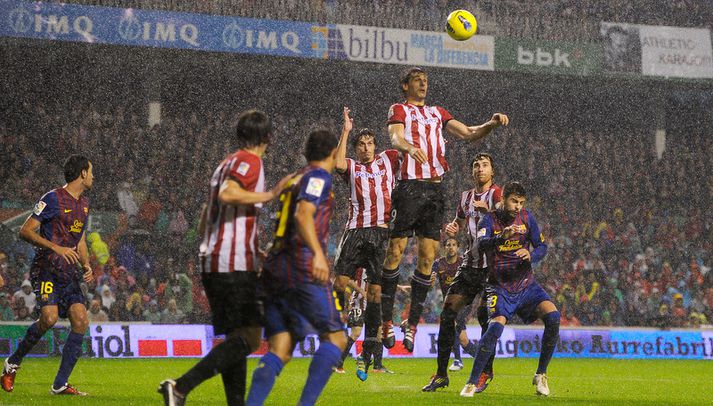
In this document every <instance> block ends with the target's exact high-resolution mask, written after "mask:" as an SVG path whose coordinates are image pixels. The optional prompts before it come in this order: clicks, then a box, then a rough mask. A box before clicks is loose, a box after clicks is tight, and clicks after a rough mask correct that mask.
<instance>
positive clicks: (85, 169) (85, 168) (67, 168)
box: [64, 154, 94, 190]
mask: <svg viewBox="0 0 713 406" xmlns="http://www.w3.org/2000/svg"><path fill="white" fill-rule="evenodd" d="M64 180H65V181H66V182H67V183H72V182H75V181H76V182H80V183H81V185H82V186H84V188H85V189H87V190H90V189H91V188H92V185H93V184H94V174H93V173H92V163H91V162H90V161H89V159H87V157H85V156H83V155H77V154H74V155H70V156H69V158H67V160H66V161H64Z"/></svg>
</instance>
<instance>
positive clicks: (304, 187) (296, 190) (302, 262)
mask: <svg viewBox="0 0 713 406" xmlns="http://www.w3.org/2000/svg"><path fill="white" fill-rule="evenodd" d="M301 201H302V202H308V203H311V204H313V205H314V206H315V207H316V208H317V210H316V212H315V214H314V226H315V229H316V232H317V239H318V240H319V243H320V245H321V246H322V250H323V251H324V254H325V255H326V254H327V241H328V240H329V222H330V220H331V218H332V212H333V211H334V193H333V191H332V175H331V174H330V173H329V172H327V171H326V170H324V169H322V168H319V167H316V166H307V167H305V168H303V169H302V170H300V171H299V172H298V173H297V175H296V176H295V178H294V179H293V184H292V185H291V186H289V187H288V188H286V189H285V190H284V191H283V192H282V194H281V195H280V210H279V212H278V214H277V224H276V225H275V234H274V241H273V245H272V248H271V249H270V253H269V254H268V257H267V259H266V260H265V264H264V265H263V268H264V271H265V272H264V273H263V284H264V285H265V288H266V289H267V290H268V291H273V292H274V291H279V290H283V289H285V288H291V287H294V286H296V285H298V284H303V283H310V282H312V281H313V279H312V258H313V257H314V253H313V252H312V250H311V249H309V247H307V245H306V244H305V242H304V241H303V240H302V237H300V235H299V233H298V232H297V227H296V224H295V218H294V217H295V207H297V204H298V203H299V202H301Z"/></svg>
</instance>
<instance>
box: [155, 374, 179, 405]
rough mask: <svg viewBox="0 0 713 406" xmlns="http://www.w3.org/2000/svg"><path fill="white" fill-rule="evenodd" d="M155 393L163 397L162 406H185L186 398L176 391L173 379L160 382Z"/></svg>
mask: <svg viewBox="0 0 713 406" xmlns="http://www.w3.org/2000/svg"><path fill="white" fill-rule="evenodd" d="M157 392H158V393H160V394H161V395H163V404H164V406H184V405H185V404H186V397H185V396H184V395H181V394H180V393H178V391H176V381H174V380H173V379H164V380H163V381H161V383H160V384H159V385H158V391H157Z"/></svg>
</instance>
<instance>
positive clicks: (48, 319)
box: [0, 296, 58, 392]
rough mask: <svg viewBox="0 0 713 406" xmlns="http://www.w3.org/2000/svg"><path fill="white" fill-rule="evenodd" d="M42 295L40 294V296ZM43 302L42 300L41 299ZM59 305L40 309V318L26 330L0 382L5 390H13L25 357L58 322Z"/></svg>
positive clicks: (4, 368)
mask: <svg viewBox="0 0 713 406" xmlns="http://www.w3.org/2000/svg"><path fill="white" fill-rule="evenodd" d="M39 297H40V296H38V298H39ZM40 303H41V300H40ZM57 318H58V314H57V305H56V304H51V305H45V306H42V308H41V309H40V318H39V319H38V320H37V321H36V322H34V323H32V324H31V325H30V327H29V328H28V329H27V331H26V332H25V337H24V338H23V339H22V341H20V343H19V344H18V345H17V349H16V350H15V352H13V353H12V354H11V355H10V356H9V357H8V358H7V359H6V360H5V365H4V367H3V372H2V377H0V383H1V384H2V388H3V390H5V391H6V392H12V390H13V389H14V387H15V375H16V374H17V370H18V369H19V368H20V364H21V363H22V360H23V358H24V357H25V355H27V354H28V353H29V352H30V350H32V348H33V347H34V346H35V345H36V344H37V343H38V342H39V341H40V339H41V338H42V336H43V335H44V334H45V333H46V332H47V330H49V329H50V328H52V326H54V325H55V323H57Z"/></svg>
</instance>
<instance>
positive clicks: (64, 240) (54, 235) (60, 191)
mask: <svg viewBox="0 0 713 406" xmlns="http://www.w3.org/2000/svg"><path fill="white" fill-rule="evenodd" d="M31 216H32V218H34V219H36V220H37V221H39V222H40V235H41V236H42V237H43V238H45V239H46V240H49V241H51V242H53V243H55V244H57V245H59V246H62V247H71V248H75V247H76V246H77V244H79V241H80V240H81V239H82V235H83V234H84V230H85V229H86V225H87V218H88V217H89V200H88V199H87V198H86V197H85V196H81V197H80V198H79V199H75V198H74V196H72V195H71V194H70V193H69V192H68V191H67V190H66V189H65V188H57V189H54V190H51V191H49V192H47V193H45V195H44V196H42V198H41V199H40V201H39V202H37V204H35V208H34V209H33V211H32V215H31ZM36 251H37V258H36V260H42V261H49V263H50V264H51V265H52V266H53V267H54V268H56V269H58V270H62V271H71V272H75V268H74V266H71V265H69V264H68V263H67V261H65V260H64V258H62V257H60V256H58V255H57V254H55V253H54V252H52V251H50V250H47V249H44V248H37V249H36Z"/></svg>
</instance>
